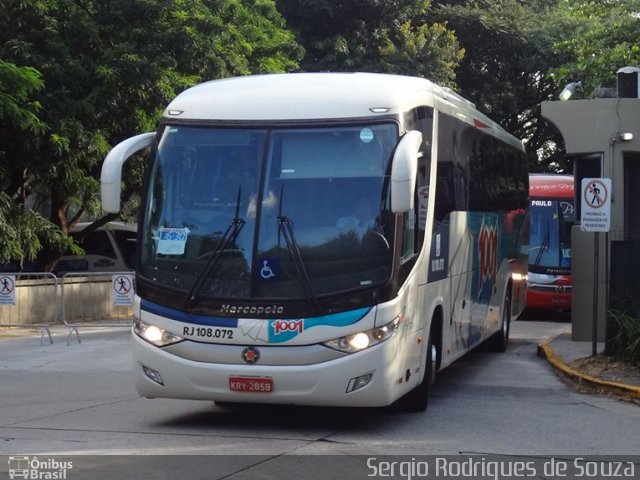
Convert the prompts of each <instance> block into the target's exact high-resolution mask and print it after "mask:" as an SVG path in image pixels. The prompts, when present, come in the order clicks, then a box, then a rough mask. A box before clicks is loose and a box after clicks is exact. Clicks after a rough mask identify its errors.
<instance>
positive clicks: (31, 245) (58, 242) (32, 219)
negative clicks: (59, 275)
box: [0, 192, 74, 265]
mask: <svg viewBox="0 0 640 480" xmlns="http://www.w3.org/2000/svg"><path fill="white" fill-rule="evenodd" d="M0 238H2V242H0V263H5V262H9V261H13V260H17V261H18V262H19V263H20V265H22V264H23V262H24V261H32V260H35V258H36V255H37V254H38V252H40V250H41V249H42V247H43V245H48V246H49V248H50V249H52V250H55V251H57V252H58V254H62V253H63V252H64V251H65V250H66V249H69V248H70V249H72V251H73V248H74V246H73V242H72V240H71V238H70V237H67V236H66V235H62V234H61V232H60V230H59V229H58V228H57V226H56V225H54V224H53V223H51V222H49V221H48V220H47V219H45V218H43V217H42V216H41V215H40V214H38V213H37V212H34V211H33V210H30V209H28V208H23V207H20V206H17V205H16V204H15V202H12V201H11V199H10V198H9V196H8V195H7V194H5V193H2V192H0Z"/></svg>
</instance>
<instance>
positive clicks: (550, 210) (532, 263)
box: [529, 198, 573, 273]
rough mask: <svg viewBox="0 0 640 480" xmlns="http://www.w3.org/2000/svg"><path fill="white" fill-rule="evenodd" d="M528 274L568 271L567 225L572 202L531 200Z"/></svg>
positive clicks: (568, 229)
mask: <svg viewBox="0 0 640 480" xmlns="http://www.w3.org/2000/svg"><path fill="white" fill-rule="evenodd" d="M529 217H530V222H531V223H530V227H531V229H530V248H529V271H531V272H534V273H569V272H570V271H571V224H572V223H573V202H572V201H570V200H566V199H562V200H555V199H548V198H545V199H541V200H535V199H534V200H531V203H530V208H529Z"/></svg>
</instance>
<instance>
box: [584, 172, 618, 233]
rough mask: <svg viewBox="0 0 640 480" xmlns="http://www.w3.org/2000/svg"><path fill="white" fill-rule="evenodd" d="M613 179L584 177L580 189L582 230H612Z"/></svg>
mask: <svg viewBox="0 0 640 480" xmlns="http://www.w3.org/2000/svg"><path fill="white" fill-rule="evenodd" d="M611 193H612V190H611V179H610V178H583V179H582V188H581V189H580V202H581V203H580V207H581V208H580V210H581V214H580V230H582V231H583V232H608V231H609V230H611Z"/></svg>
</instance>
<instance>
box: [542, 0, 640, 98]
mask: <svg viewBox="0 0 640 480" xmlns="http://www.w3.org/2000/svg"><path fill="white" fill-rule="evenodd" d="M557 12H558V15H562V17H563V19H564V21H565V23H566V24H567V26H568V28H567V29H566V34H567V35H566V38H564V39H562V40H561V41H559V42H557V43H556V51H557V52H558V53H559V54H560V55H562V56H563V57H564V58H566V59H567V60H566V61H565V62H564V63H563V64H562V65H559V66H558V67H557V68H555V69H554V70H553V74H554V75H555V77H556V81H557V83H558V85H564V84H566V83H568V82H571V81H581V82H582V84H583V92H582V94H583V95H584V96H585V97H590V96H593V95H594V93H595V91H596V89H597V88H598V87H615V86H616V72H617V71H618V69H619V68H621V67H625V66H628V65H631V66H637V65H640V0H597V1H594V0H560V1H559V5H558V10H557Z"/></svg>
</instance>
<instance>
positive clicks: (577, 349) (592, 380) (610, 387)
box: [538, 326, 640, 401]
mask: <svg viewBox="0 0 640 480" xmlns="http://www.w3.org/2000/svg"><path fill="white" fill-rule="evenodd" d="M592 348H593V346H592V343H591V342H590V341H588V342H577V341H574V340H571V326H569V327H567V329H566V330H565V331H564V332H563V333H561V334H560V335H557V336H555V337H552V338H550V339H548V340H545V341H544V342H542V343H540V344H539V345H538V356H540V357H543V358H546V359H547V361H548V362H549V363H550V364H551V365H552V366H553V367H554V368H555V369H556V370H558V372H560V373H562V374H563V375H565V376H566V377H568V378H569V379H570V380H572V381H573V382H575V383H577V384H578V385H580V386H586V387H588V388H589V389H590V390H592V391H596V392H597V393H603V394H607V395H612V396H616V397H621V398H623V399H626V400H633V401H639V400H640V382H638V381H637V379H632V380H625V381H612V380H607V379H604V378H602V377H601V376H594V375H590V374H588V373H585V372H583V371H580V370H578V369H576V368H574V367H572V366H571V364H572V362H574V361H576V360H579V359H583V358H586V357H590V356H591V354H592ZM603 350H604V343H601V342H599V343H598V349H597V351H598V352H602V351H603Z"/></svg>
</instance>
